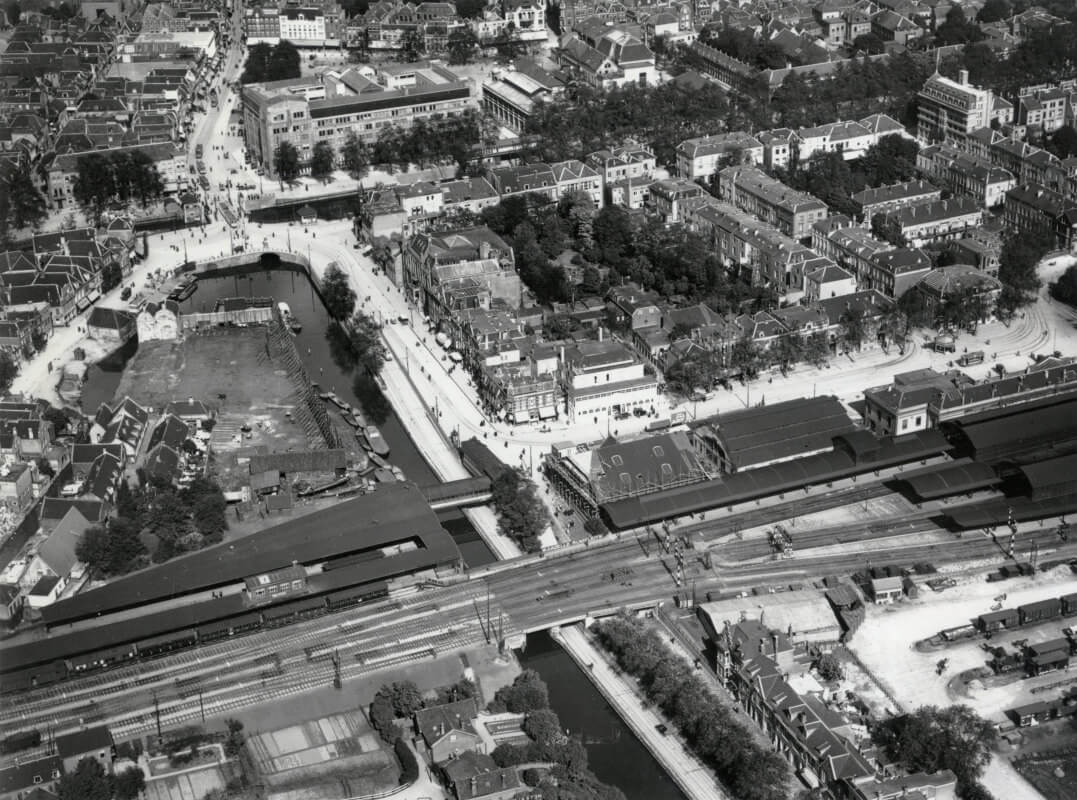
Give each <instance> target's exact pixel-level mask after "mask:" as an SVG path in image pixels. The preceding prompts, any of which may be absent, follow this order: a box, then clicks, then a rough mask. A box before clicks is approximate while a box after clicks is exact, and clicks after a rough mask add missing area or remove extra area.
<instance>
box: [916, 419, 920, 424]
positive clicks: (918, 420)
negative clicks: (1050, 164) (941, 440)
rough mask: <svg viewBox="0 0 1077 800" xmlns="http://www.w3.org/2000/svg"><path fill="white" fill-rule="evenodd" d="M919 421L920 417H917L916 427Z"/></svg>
mask: <svg viewBox="0 0 1077 800" xmlns="http://www.w3.org/2000/svg"><path fill="white" fill-rule="evenodd" d="M920 419H921V418H920V417H917V418H916V424H917V425H919V424H920Z"/></svg>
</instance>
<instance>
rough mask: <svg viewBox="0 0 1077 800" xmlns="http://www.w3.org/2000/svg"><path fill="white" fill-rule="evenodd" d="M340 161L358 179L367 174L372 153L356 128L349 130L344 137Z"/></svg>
mask: <svg viewBox="0 0 1077 800" xmlns="http://www.w3.org/2000/svg"><path fill="white" fill-rule="evenodd" d="M340 161H341V163H342V164H343V165H344V169H346V170H347V171H348V174H349V175H351V176H352V177H353V178H355V179H357V180H358V179H359V178H362V177H363V176H364V175H366V172H367V166H368V164H369V163H370V155H369V153H368V152H367V147H366V145H365V144H363V142H362V140H361V139H360V138H359V136H358V134H356V132H355V131H354V130H349V131H348V135H347V137H346V138H345V139H344V145H343V146H342V147H341V148H340Z"/></svg>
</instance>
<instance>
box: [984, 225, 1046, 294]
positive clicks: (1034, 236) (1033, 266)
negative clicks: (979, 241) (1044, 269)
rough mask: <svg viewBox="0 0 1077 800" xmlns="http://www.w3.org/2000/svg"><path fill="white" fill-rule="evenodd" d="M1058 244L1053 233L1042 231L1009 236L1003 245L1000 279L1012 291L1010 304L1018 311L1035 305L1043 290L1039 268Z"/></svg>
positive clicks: (999, 270) (1000, 260) (999, 269)
mask: <svg viewBox="0 0 1077 800" xmlns="http://www.w3.org/2000/svg"><path fill="white" fill-rule="evenodd" d="M1055 245H1056V242H1055V238H1054V236H1052V235H1051V234H1050V233H1045V232H1041V231H1020V232H1018V233H1014V234H1013V235H1011V236H1008V237H1007V238H1006V239H1005V241H1003V243H1002V251H1001V253H999V268H998V279H999V280H1000V281H1001V282H1002V285H1003V287H1004V289H1009V290H1010V291H1009V293H1008V294H1007V293H1006V292H1005V291H1004V292H1003V293H1004V294H1007V297H1006V300H1007V302H1012V303H1014V304H1015V308H1020V307H1021V306H1024V305H1027V304H1028V303H1031V302H1033V301H1034V300H1035V298H1036V292H1037V291H1039V288H1040V278H1039V275H1038V274H1037V272H1036V270H1037V266H1038V265H1039V262H1040V259H1041V258H1043V256H1044V255H1045V254H1046V253H1048V252H1049V251H1050V250H1051V249H1052V248H1053V247H1055Z"/></svg>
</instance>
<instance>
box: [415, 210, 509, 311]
mask: <svg viewBox="0 0 1077 800" xmlns="http://www.w3.org/2000/svg"><path fill="white" fill-rule="evenodd" d="M403 269H404V284H405V291H406V292H407V293H408V294H409V295H410V296H411V297H412V298H413V299H414V300H415V302H416V304H417V305H419V306H420V307H421V308H422V309H423V310H424V312H425V313H426V314H428V315H429V316H430V318H431V320H432V322H433V323H434V324H435V325H439V326H440V325H444V326H446V327H447V328H452V329H455V327H457V322H456V321H455V320H454V319H453V318H454V316H455V315H456V314H457V313H458V312H461V311H466V310H475V309H486V310H489V309H491V308H492V307H494V306H495V305H497V306H499V307H501V308H505V309H517V308H519V307H520V302H521V296H522V295H521V290H522V286H521V283H520V276H519V275H518V274H517V273H516V261H515V255H514V253H513V251H512V248H511V247H509V246H508V244H506V243H505V241H504V240H503V239H502V238H501V237H500V236H498V235H497V234H495V233H494V232H493V231H491V230H490V229H489V228H486V227H475V228H463V229H460V230H456V231H450V232H447V233H439V234H436V235H433V234H418V235H416V236H412V237H411V238H410V239H408V241H407V244H406V246H405V247H404V253H403Z"/></svg>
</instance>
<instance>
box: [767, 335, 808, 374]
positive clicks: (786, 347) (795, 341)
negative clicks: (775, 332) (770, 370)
mask: <svg viewBox="0 0 1077 800" xmlns="http://www.w3.org/2000/svg"><path fill="white" fill-rule="evenodd" d="M803 354H804V342H803V340H802V339H801V338H800V335H799V334H797V333H789V334H786V335H785V336H780V337H778V339H777V340H776V341H775V342H774V344H773V345H771V347H770V357H771V358H772V359H773V360H774V363H775V364H777V365H778V369H780V370H781V371H782V374H783V375H784V374H785V373H786V372H787V371H788V369H789V367H791V366H792V365H793V364H795V363H796V362H797V361H800V359H801V358H802V357H803Z"/></svg>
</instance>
